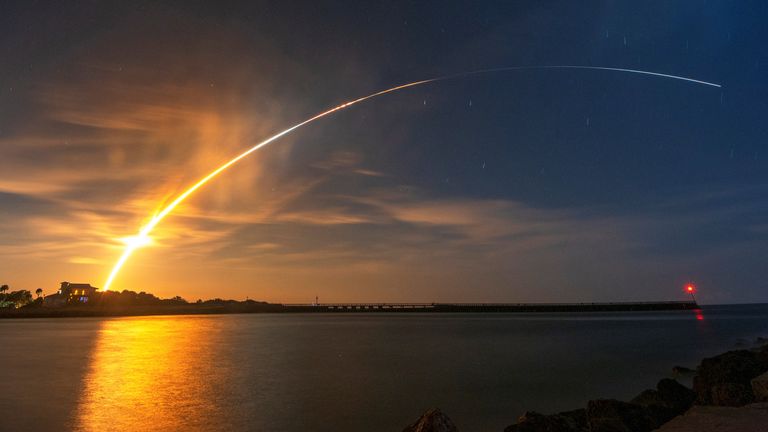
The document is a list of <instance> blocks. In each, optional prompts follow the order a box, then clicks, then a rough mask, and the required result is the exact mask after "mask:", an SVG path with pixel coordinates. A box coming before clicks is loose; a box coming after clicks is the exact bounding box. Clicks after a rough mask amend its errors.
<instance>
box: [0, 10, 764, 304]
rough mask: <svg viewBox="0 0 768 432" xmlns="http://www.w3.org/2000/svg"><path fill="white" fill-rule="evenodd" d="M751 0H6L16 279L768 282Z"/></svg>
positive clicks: (301, 290) (276, 290)
mask: <svg viewBox="0 0 768 432" xmlns="http://www.w3.org/2000/svg"><path fill="white" fill-rule="evenodd" d="M767 18H768V6H767V5H764V4H762V3H760V2H754V3H749V2H745V3H739V4H738V5H735V4H725V3H724V4H712V3H711V2H708V3H706V4H704V3H702V4H695V5H693V4H687V3H686V4H679V5H677V6H673V5H670V4H668V2H650V3H647V4H642V5H616V4H614V3H613V2H588V4H587V5H585V4H581V3H579V4H578V5H577V4H575V3H574V2H549V3H548V4H547V5H546V6H545V5H541V4H539V2H499V3H493V2H489V3H483V4H481V5H467V4H464V5H461V4H460V3H456V4H447V3H445V2H435V3H426V2H423V3H421V2H420V3H418V4H413V3H410V2H402V3H390V4H386V5H362V4H359V3H358V2H348V3H337V4H335V5H334V6H328V5H325V6H322V5H312V4H305V3H301V2H299V3H294V2H280V4H279V5H278V4H270V2H224V3H222V4H220V5H207V4H205V2H184V3H183V4H182V3H181V2H179V3H172V2H146V3H144V2H137V3H134V4H132V5H125V4H122V3H108V2H73V3H67V2H61V3H57V4H55V5H50V4H49V5H42V4H28V3H27V2H19V3H17V4H12V3H8V4H6V5H4V6H2V10H0V35H1V36H0V58H2V59H3V61H2V62H1V63H0V83H2V88H0V278H2V280H0V283H8V284H9V285H11V287H12V289H16V288H25V289H32V290H34V289H35V288H37V287H42V288H43V289H44V290H46V291H47V292H52V291H53V290H54V289H55V288H56V286H57V285H58V282H60V281H63V280H68V281H72V282H89V283H92V284H93V285H96V286H100V285H101V284H102V283H103V281H104V280H105V279H106V276H107V275H108V273H109V271H110V269H111V266H112V264H113V263H114V261H115V260H116V259H117V257H118V256H119V254H120V252H121V248H122V243H121V242H120V238H123V237H127V236H131V235H134V234H135V233H136V231H138V229H139V228H140V226H141V225H142V224H143V223H145V222H146V221H147V220H148V218H150V217H151V216H152V214H153V213H154V212H155V211H157V210H158V209H159V208H160V207H161V206H162V205H163V204H167V203H168V202H169V201H170V200H172V199H173V198H174V197H175V196H176V195H177V194H179V193H180V192H182V191H183V190H184V189H186V187H188V186H189V185H191V184H192V183H194V182H195V181H197V180H198V179H199V178H200V177H202V176H204V175H205V174H207V173H208V172H209V171H211V170H212V169H214V168H216V167H217V166H218V165H220V164H221V163H223V162H226V161H227V160H229V159H230V158H231V157H233V156H235V155H237V154H238V153H240V152H242V151H243V150H245V149H247V148H248V147H250V146H251V145H253V144H255V143H257V142H259V141H260V140H262V139H264V138H266V137H268V136H270V135H272V134H274V133H275V132H277V131H279V130H282V129H284V128H286V127H288V126H291V125H292V124H295V123H297V122H299V121H301V120H303V119H305V118H307V117H309V116H311V115H314V114H316V113H318V112H320V111H323V110H325V109H327V108H330V107H332V106H334V105H337V104H338V103H341V102H343V101H346V100H349V99H352V98H356V97H359V96H363V95H366V94H369V93H371V92H374V91H377V90H381V89H384V88H387V87H391V86H393V85H397V84H401V83H404V82H409V81H414V80H419V79H425V78H432V77H434V76H439V75H446V74H451V73H456V72H461V71H468V70H475V69H483V68H492V67H503V66H527V65H556V64H576V65H588V66H605V67H621V68H631V69H643V70H649V71H654V72H659V73H667V74H674V75H682V76H687V77H691V78H695V79H701V80H705V81H712V82H717V83H720V84H722V85H723V88H722V89H716V88H712V87H706V86H701V85H695V84H691V83H685V82H680V81H673V80H668V79H661V78H653V77H646V76H638V75H633V74H620V73H614V72H607V71H605V72H601V71H573V70H549V71H540V70H539V71H533V70H531V71H518V72H503V73H496V74H489V75H483V76H475V77H469V78H466V79H462V80H455V81H449V82H441V83H434V84H429V85H425V86H423V87H418V88H413V89H408V90H404V91H402V92H400V93H396V94H391V95H386V96H383V97H381V98H378V99H375V100H371V101H366V102H365V103H364V104H361V105H358V106H354V107H352V108H350V109H349V110H347V111H344V112H340V113H338V114H335V115H334V116H332V117H329V118H326V119H323V120H321V121H319V122H317V123H314V124H311V125H308V126H307V127H305V128H303V129H301V130H299V131H297V132H296V133H294V134H292V135H290V136H287V137H285V138H282V139H280V140H279V141H278V142H275V143H274V144H272V145H270V146H269V147H267V148H265V149H263V150H260V151H258V152H256V153H254V154H253V155H251V156H250V157H249V158H248V159H246V160H243V161H242V162H240V163H239V164H238V165H236V166H234V167H232V169H230V170H229V171H227V172H226V173H224V174H222V175H221V176H220V177H218V178H217V179H215V180H214V181H213V182H212V183H210V184H209V185H206V186H205V187H204V188H203V189H201V190H200V191H198V192H197V193H196V194H195V195H193V196H192V197H191V198H190V199H189V200H188V201H186V202H185V203H184V204H182V205H181V206H180V207H179V208H178V209H177V210H176V211H174V213H172V214H171V215H170V216H169V218H168V219H166V220H165V221H164V222H163V223H162V224H161V225H159V226H158V228H157V229H156V231H155V232H154V233H153V239H154V242H153V244H152V245H150V246H148V247H145V248H142V249H139V250H138V251H137V252H136V253H135V255H134V257H133V258H132V259H131V260H130V261H129V262H128V264H127V265H126V267H125V268H124V269H123V271H122V273H121V274H120V276H119V278H118V279H117V280H116V281H115V283H114V285H113V289H118V290H121V289H132V290H135V291H148V292H153V293H155V294H157V295H160V296H163V297H166V296H174V295H181V296H182V297H184V298H186V299H188V300H196V299H197V298H211V297H223V298H236V299H244V298H246V297H249V298H252V299H260V300H268V301H278V302H309V301H311V300H313V299H314V297H315V295H318V296H320V299H321V301H505V302H506V301H508V302H528V301H530V302H534V301H541V302H549V301H587V302H591V301H632V300H661V299H673V300H676V299H684V298H685V295H684V293H683V292H682V286H683V284H684V283H686V282H688V281H693V282H695V283H696V284H697V285H698V286H699V298H700V299H701V301H702V302H705V303H733V302H768V282H766V280H768V269H766V266H765V262H766V260H767V259H768V253H767V252H766V250H767V249H766V241H767V240H768V223H766V220H767V219H766V216H768V200H766V198H765V197H766V192H768V170H767V169H766V168H768V140H767V139H768V124H766V123H765V118H766V114H768V102H767V101H768V98H766V96H768V94H767V93H768V92H767V90H768V88H767V87H766V80H765V77H766V76H768V53H766V47H765V41H766V40H768V29H766V28H765V26H764V25H762V24H761V23H763V22H765V19H767Z"/></svg>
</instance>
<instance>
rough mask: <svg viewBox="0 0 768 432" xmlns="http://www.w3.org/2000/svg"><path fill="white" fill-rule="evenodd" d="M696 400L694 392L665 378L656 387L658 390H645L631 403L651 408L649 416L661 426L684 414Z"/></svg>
mask: <svg viewBox="0 0 768 432" xmlns="http://www.w3.org/2000/svg"><path fill="white" fill-rule="evenodd" d="M695 400H696V393H695V392H694V391H693V390H691V389H689V388H688V387H686V386H684V385H682V384H680V383H678V382H677V381H675V380H673V379H669V378H664V379H663V380H661V381H659V383H658V384H657V385H656V390H645V391H644V392H642V393H640V394H639V395H638V396H636V397H635V398H634V399H632V401H631V402H632V403H634V404H637V405H642V406H644V407H646V408H650V410H649V415H651V416H653V417H654V419H655V420H656V421H657V422H659V423H660V424H661V423H665V422H667V421H669V420H671V419H672V418H674V417H677V416H679V415H680V414H682V413H684V412H685V411H686V410H688V408H690V407H691V405H693V402H694V401H695Z"/></svg>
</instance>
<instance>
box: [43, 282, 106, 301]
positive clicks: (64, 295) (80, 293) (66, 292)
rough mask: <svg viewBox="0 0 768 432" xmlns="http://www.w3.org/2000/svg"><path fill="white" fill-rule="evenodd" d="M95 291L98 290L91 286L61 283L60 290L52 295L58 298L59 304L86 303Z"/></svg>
mask: <svg viewBox="0 0 768 432" xmlns="http://www.w3.org/2000/svg"><path fill="white" fill-rule="evenodd" d="M96 290H98V288H96V287H93V286H91V284H85V283H70V282H62V283H61V288H59V290H58V291H57V292H56V294H54V295H56V296H58V297H59V298H58V301H59V302H61V301H63V302H65V303H88V301H89V300H90V299H92V298H93V295H94V294H95V293H96ZM48 297H51V296H48ZM46 298H47V297H46Z"/></svg>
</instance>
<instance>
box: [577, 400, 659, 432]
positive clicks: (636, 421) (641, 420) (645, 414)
mask: <svg viewBox="0 0 768 432" xmlns="http://www.w3.org/2000/svg"><path fill="white" fill-rule="evenodd" d="M656 410H657V408H656V407H644V406H642V405H638V404H634V403H628V402H622V401H618V400H615V399H599V400H591V401H589V403H588V404H587V424H588V426H589V431H590V432H650V431H652V430H654V429H656V428H658V427H659V426H661V425H662V424H663V421H660V420H659V418H658V417H659V415H658V414H657V413H656V412H655V411H656Z"/></svg>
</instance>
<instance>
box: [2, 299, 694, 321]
mask: <svg viewBox="0 0 768 432" xmlns="http://www.w3.org/2000/svg"><path fill="white" fill-rule="evenodd" d="M697 309H699V305H698V304H696V303H695V302H692V301H666V302H635V303H334V304H325V303H324V304H316V305H315V304H278V303H263V302H255V301H244V302H237V301H222V302H220V303H214V304H210V303H205V304H195V303H189V304H179V305H135V306H128V305H125V306H99V305H92V306H85V305H77V306H65V307H56V308H54V307H33V308H19V309H5V310H0V319H3V318H75V317H111V316H145V315H221V314H242V313H546V312H550V313H552V312H574V313H578V312H648V311H676V310H697Z"/></svg>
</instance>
